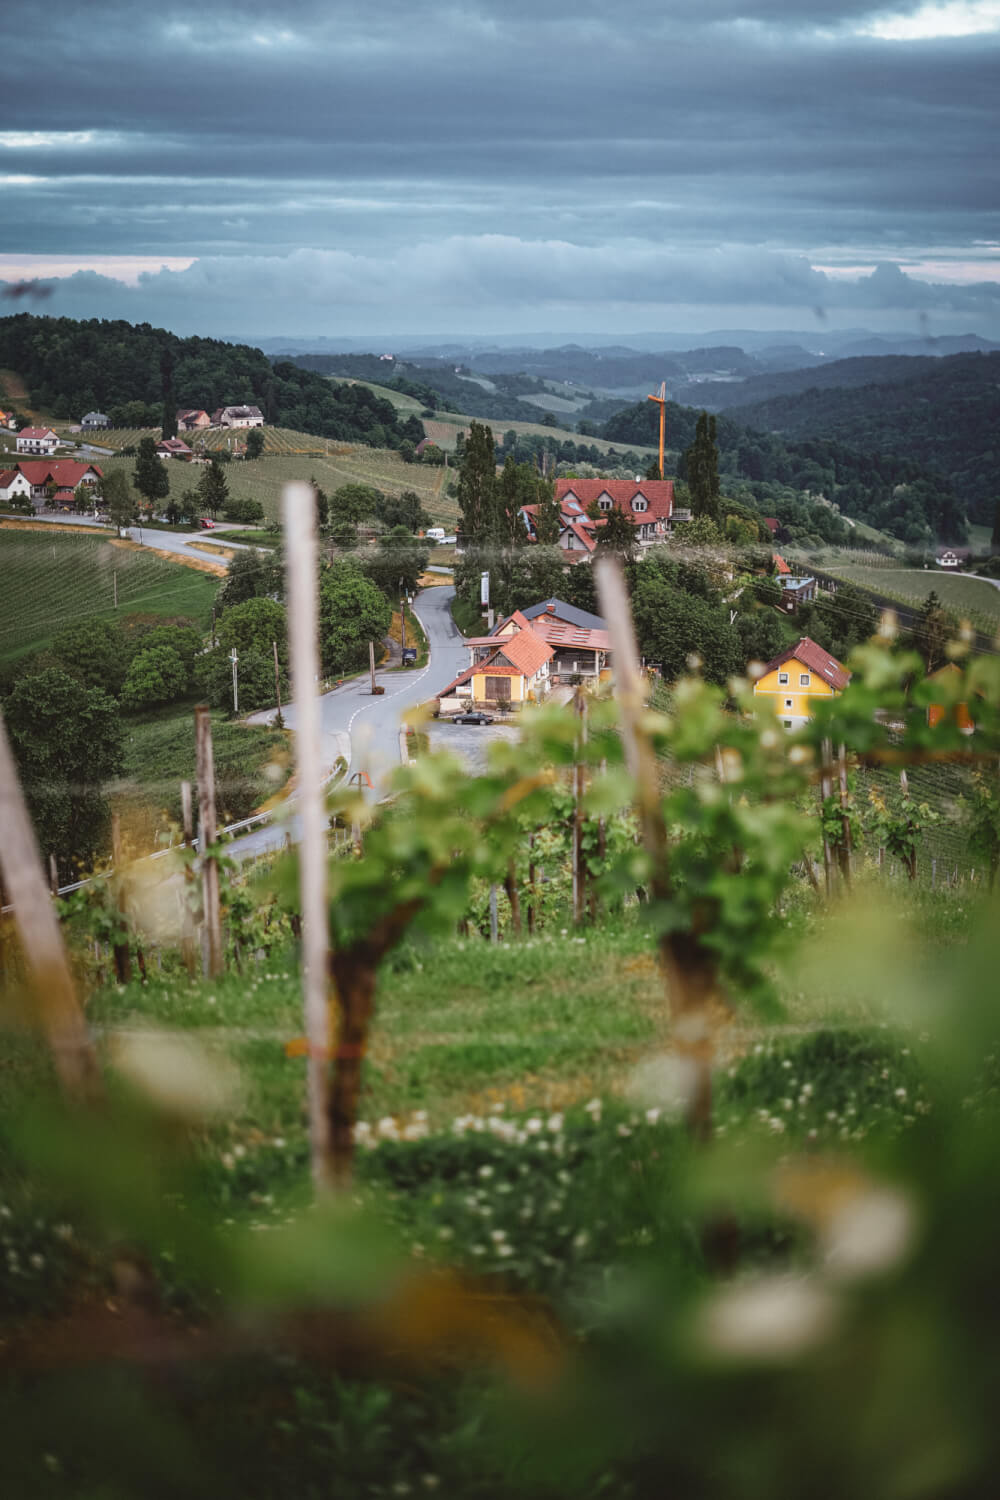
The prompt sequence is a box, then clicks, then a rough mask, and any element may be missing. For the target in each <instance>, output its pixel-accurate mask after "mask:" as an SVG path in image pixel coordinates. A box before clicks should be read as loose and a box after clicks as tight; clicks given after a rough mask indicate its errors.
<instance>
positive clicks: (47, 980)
mask: <svg viewBox="0 0 1000 1500" xmlns="http://www.w3.org/2000/svg"><path fill="white" fill-rule="evenodd" d="M0 827H2V829H3V837H2V838H0V873H2V875H3V885H4V888H5V890H6V894H7V897H8V899H9V901H10V903H11V905H12V906H13V908H14V920H15V922H16V923H17V928H18V931H19V933H20V936H21V945H22V948H23V951H24V957H25V960H26V962H27V965H28V969H29V971H30V974H31V983H32V989H33V991H34V995H35V1004H36V1007H37V1016H38V1022H39V1025H40V1028H41V1030H42V1031H43V1032H44V1034H45V1037H46V1040H47V1041H48V1044H49V1047H50V1049H51V1051H52V1056H53V1061H54V1063H55V1069H56V1074H57V1076H58V1078H59V1081H60V1083H61V1085H62V1087H63V1089H64V1090H65V1091H66V1093H68V1094H71V1095H73V1096H74V1097H75V1098H78V1099H93V1098H95V1097H96V1096H97V1094H98V1093H99V1092H100V1075H99V1073H98V1068H97V1059H96V1057H95V1055H94V1049H93V1047H92V1046H91V1042H90V1037H89V1035H88V1032H87V1025H86V1022H85V1020H84V1017H83V1011H82V1010H81V1008H80V1005H79V1002H78V1000H77V996H76V990H75V988H74V985H73V978H72V975H71V974H70V968H69V962H68V960H67V958H66V950H65V948H64V947H63V941H62V934H61V932H60V931H59V923H58V921H57V919H56V914H55V910H54V909H53V906H52V898H51V896H50V894H49V889H48V882H47V880H46V875H45V867H44V865H43V864H42V857H41V855H40V853H39V851H38V845H37V843H36V841H35V833H34V829H33V828H32V826H31V819H30V817H29V816H28V809H27V806H26V805H25V801H24V796H23V794H22V792H21V787H20V783H19V781H18V777H17V767H16V765H15V763H14V756H13V754H12V752H11V748H10V741H9V740H8V739H7V731H6V728H5V726H4V722H3V716H2V715H0Z"/></svg>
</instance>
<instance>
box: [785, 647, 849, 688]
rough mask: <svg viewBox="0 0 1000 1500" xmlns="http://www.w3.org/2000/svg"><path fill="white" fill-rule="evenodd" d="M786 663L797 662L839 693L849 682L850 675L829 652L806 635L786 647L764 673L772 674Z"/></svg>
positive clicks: (841, 663)
mask: <svg viewBox="0 0 1000 1500" xmlns="http://www.w3.org/2000/svg"><path fill="white" fill-rule="evenodd" d="M786 661H799V662H801V663H802V665H803V666H804V667H808V668H809V670H810V672H815V673H816V675H817V677H822V679H823V681H824V682H828V683H829V684H830V686H831V687H832V688H836V689H837V691H838V692H841V691H842V690H843V689H844V688H845V687H846V686H847V684H848V683H849V682H850V680H851V674H850V672H849V671H848V670H847V668H846V667H845V666H844V664H843V662H839V661H838V660H837V658H836V657H835V656H831V655H830V653H829V651H824V650H823V647H822V646H817V644H816V642H815V641H813V640H810V639H809V637H808V636H807V635H804V636H802V638H801V640H799V641H797V642H796V644H795V645H794V646H788V647H786V649H785V650H784V651H782V652H781V654H780V655H779V656H776V657H775V658H774V659H773V661H769V662H767V663H766V664H765V666H764V671H765V673H767V672H773V671H774V669H775V668H776V667H783V666H784V664H785V662H786Z"/></svg>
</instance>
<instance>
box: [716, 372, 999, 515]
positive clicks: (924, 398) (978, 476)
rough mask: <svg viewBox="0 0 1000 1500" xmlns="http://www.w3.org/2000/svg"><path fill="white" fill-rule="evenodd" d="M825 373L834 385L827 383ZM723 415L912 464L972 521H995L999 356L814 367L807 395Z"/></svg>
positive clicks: (775, 398)
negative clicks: (940, 479) (949, 491)
mask: <svg viewBox="0 0 1000 1500" xmlns="http://www.w3.org/2000/svg"><path fill="white" fill-rule="evenodd" d="M831 376H837V377H838V383H837V384H835V385H829V384H828V382H829V380H830V377H831ZM804 378H805V377H804V374H800V375H797V376H788V375H784V376H775V377H773V378H772V379H773V383H781V382H783V383H785V384H786V385H787V384H788V383H795V382H796V381H802V380H804ZM848 381H849V383H848ZM754 384H757V383H756V382H754ZM744 389H748V387H744ZM727 416H728V417H729V418H730V419H731V420H732V421H734V422H738V423H741V424H743V425H745V426H748V427H754V428H760V429H764V430H766V431H768V432H775V433H778V434H780V435H781V436H782V437H783V438H785V439H794V440H802V439H823V440H829V441H834V442H840V443H844V444H848V445H850V447H852V448H854V449H857V450H861V451H863V452H866V453H872V454H876V453H877V454H893V455H898V456H900V457H904V458H907V459H911V460H913V461H914V462H916V463H917V464H920V465H921V466H923V467H924V468H926V469H929V470H934V471H937V472H938V473H940V474H942V475H943V476H945V477H946V479H947V480H948V482H949V484H950V485H951V487H952V488H953V489H954V491H955V493H956V495H958V497H959V498H960V499H961V500H962V501H963V502H964V503H965V505H966V507H967V509H968V512H969V516H970V519H971V520H973V521H976V522H984V523H992V520H993V512H994V509H995V506H996V502H997V499H998V497H1000V435H998V434H1000V353H988V354H954V355H950V356H946V357H944V358H941V359H913V358H906V357H905V356H904V357H901V358H900V357H888V358H882V359H857V360H846V361H842V362H838V363H836V364H832V365H828V366H826V367H825V368H824V369H822V370H813V371H811V372H810V378H809V381H808V389H804V390H803V389H801V385H800V388H799V390H798V391H788V390H785V391H783V392H780V393H779V392H775V393H774V394H773V395H770V396H768V397H766V398H765V399H760V400H757V401H754V402H752V403H747V404H743V403H741V404H740V405H738V406H730V407H729V409H728V411H727Z"/></svg>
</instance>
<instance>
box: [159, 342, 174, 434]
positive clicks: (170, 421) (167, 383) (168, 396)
mask: <svg viewBox="0 0 1000 1500" xmlns="http://www.w3.org/2000/svg"><path fill="white" fill-rule="evenodd" d="M160 382H161V387H162V391H163V424H162V436H163V437H165V438H172V437H176V436H177V397H176V395H175V394H174V351H173V349H171V347H170V345H169V344H167V345H166V346H165V347H164V350H163V353H162V354H161V355H160Z"/></svg>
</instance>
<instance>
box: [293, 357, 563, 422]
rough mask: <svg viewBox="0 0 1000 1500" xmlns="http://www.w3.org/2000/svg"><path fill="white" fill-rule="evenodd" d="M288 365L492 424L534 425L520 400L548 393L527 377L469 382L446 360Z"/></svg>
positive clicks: (532, 413) (316, 360)
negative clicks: (398, 393)
mask: <svg viewBox="0 0 1000 1500" xmlns="http://www.w3.org/2000/svg"><path fill="white" fill-rule="evenodd" d="M293 363H294V364H296V365H298V366H299V367H300V368H301V369H303V370H312V371H314V372H315V373H317V374H321V375H337V376H341V377H343V378H345V379H350V380H371V381H374V382H376V383H377V384H378V385H384V386H387V387H388V388H389V389H390V390H397V391H401V392H403V393H404V394H405V395H408V396H413V397H415V399H416V400H418V401H422V402H423V404H424V406H425V407H426V408H427V409H428V410H430V411H455V412H462V413H463V414H464V415H465V416H470V417H488V418H490V419H492V420H493V421H494V422H537V421H538V415H539V411H538V407H537V406H535V405H533V404H531V403H530V402H524V401H522V400H521V399H520V398H521V396H525V395H528V396H536V395H542V394H546V393H547V387H546V385H545V382H544V381H542V380H539V379H537V378H536V377H534V376H532V375H523V374H518V373H514V374H501V375H489V376H485V375H484V376H482V377H476V378H470V376H471V371H470V372H469V373H467V374H464V375H460V374H458V373H457V372H456V369H455V366H454V365H453V364H451V363H449V362H448V361H447V360H431V361H428V362H427V363H426V364H424V363H419V364H417V363H411V362H410V361H408V360H400V359H383V358H382V357H381V356H380V355H377V354H297V355H295V356H294V359H293Z"/></svg>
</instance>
